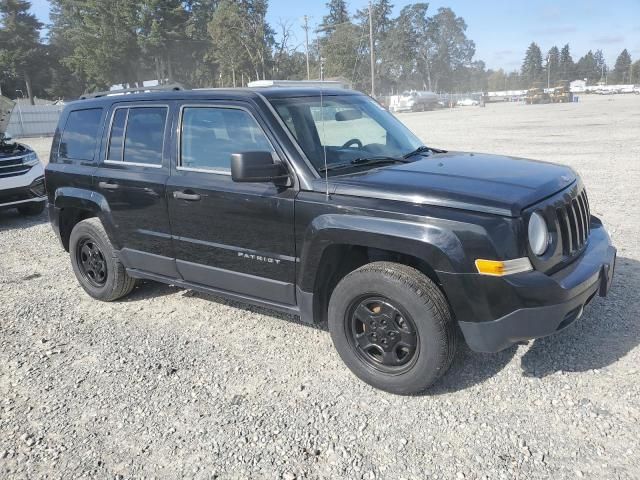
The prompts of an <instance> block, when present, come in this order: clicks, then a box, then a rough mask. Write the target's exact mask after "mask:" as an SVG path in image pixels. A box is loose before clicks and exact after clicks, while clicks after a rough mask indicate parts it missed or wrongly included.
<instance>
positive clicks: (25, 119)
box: [7, 104, 64, 138]
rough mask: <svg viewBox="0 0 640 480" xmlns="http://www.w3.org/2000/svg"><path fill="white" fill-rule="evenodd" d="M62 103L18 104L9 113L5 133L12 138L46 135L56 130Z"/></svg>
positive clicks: (62, 106)
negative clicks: (9, 117)
mask: <svg viewBox="0 0 640 480" xmlns="http://www.w3.org/2000/svg"><path fill="white" fill-rule="evenodd" d="M63 108H64V105H20V104H17V105H16V106H15V108H14V109H13V112H12V113H11V119H10V120H9V125H8V126H7V133H9V134H10V135H11V136H12V137H13V138H23V137H46V136H51V135H53V133H54V132H55V131H56V126H57V125H58V118H59V117H60V113H61V112H62V109H63Z"/></svg>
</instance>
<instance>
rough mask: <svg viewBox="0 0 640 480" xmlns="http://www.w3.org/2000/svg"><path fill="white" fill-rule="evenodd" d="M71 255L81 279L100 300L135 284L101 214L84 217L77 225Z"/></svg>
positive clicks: (117, 295)
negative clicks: (116, 251) (119, 255)
mask: <svg viewBox="0 0 640 480" xmlns="http://www.w3.org/2000/svg"><path fill="white" fill-rule="evenodd" d="M69 255H70V257H71V265H72V266H73V273H75V275H76V278H77V279H78V282H80V285H81V286H82V288H84V290H85V291H86V292H87V293H88V294H89V295H90V296H92V297H93V298H95V299H97V300H102V301H104V302H111V301H113V300H117V299H119V298H122V297H124V296H126V295H128V294H129V293H131V290H133V288H134V287H135V284H136V281H135V279H133V278H131V277H130V276H129V275H128V274H127V271H126V269H125V267H124V265H123V264H122V262H120V260H119V259H118V257H117V256H116V254H115V251H114V249H113V246H112V245H111V242H110V241H109V238H108V237H107V233H106V232H105V230H104V227H103V226H102V223H101V222H100V220H99V219H97V218H88V219H86V220H82V221H81V222H79V223H78V224H76V226H75V227H73V230H72V231H71V237H70V239H69ZM91 272H93V273H91Z"/></svg>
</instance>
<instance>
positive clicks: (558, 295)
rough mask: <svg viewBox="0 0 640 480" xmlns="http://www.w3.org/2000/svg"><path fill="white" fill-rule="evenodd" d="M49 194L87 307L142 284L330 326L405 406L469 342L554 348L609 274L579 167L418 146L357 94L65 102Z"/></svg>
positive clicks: (611, 255)
mask: <svg viewBox="0 0 640 480" xmlns="http://www.w3.org/2000/svg"><path fill="white" fill-rule="evenodd" d="M46 184H47V192H48V195H49V215H50V219H51V224H52V226H53V229H54V230H55V232H56V234H57V235H58V237H59V239H60V241H61V244H62V246H63V247H64V249H65V250H67V251H68V252H69V253H70V260H71V265H72V267H73V271H74V273H75V275H76V277H77V279H78V282H79V283H80V285H81V286H82V287H83V288H84V289H85V291H86V292H87V293H88V294H89V295H91V296H92V297H94V298H96V299H98V300H104V301H112V300H116V299H118V298H121V297H123V296H125V295H127V294H129V293H130V292H131V291H132V289H133V288H134V285H135V283H136V279H147V280H156V281H159V282H164V283H169V284H173V285H178V286H181V287H184V288H189V289H194V290H199V291H203V292H208V293H213V294H216V295H221V296H224V297H227V298H230V299H234V300H238V301H242V302H248V303H252V304H256V305H262V306H264V307H268V308H271V309H275V310H281V311H284V312H288V313H290V314H295V315H299V316H300V318H301V319H302V321H304V322H308V323H318V322H325V321H328V327H329V331H330V334H331V338H332V339H333V343H334V345H335V347H336V349H337V350H338V353H339V354H340V356H341V357H342V359H343V360H344V362H345V363H346V365H347V366H348V367H349V368H350V369H351V370H352V371H353V372H354V373H355V374H356V375H357V376H358V377H360V378H361V379H362V380H364V381H366V382H368V383H369V384H371V385H373V386H375V387H377V388H381V389H384V390H387V391H390V392H394V393H398V394H412V393H416V392H421V391H423V390H425V389H426V388H428V387H429V386H430V385H431V384H432V383H433V382H435V381H436V380H437V379H438V378H439V377H440V376H441V375H442V374H443V373H444V372H445V371H446V370H447V369H448V367H449V365H450V364H451V362H452V359H453V357H454V354H455V351H456V344H457V341H458V335H457V333H456V330H457V329H458V328H459V329H460V330H461V332H462V335H463V337H464V339H465V341H466V342H467V344H468V345H469V346H470V347H471V348H472V349H473V350H476V351H481V352H496V351H499V350H502V349H504V348H507V347H509V346H511V345H513V344H515V343H518V342H521V341H523V340H528V339H532V338H537V337H542V336H545V335H550V334H552V333H555V332H558V331H560V330H562V329H564V328H566V327H567V326H568V325H570V324H571V323H573V322H574V321H576V320H577V319H578V318H579V317H580V316H581V315H582V312H583V309H584V307H585V306H586V305H587V304H588V303H589V302H590V301H591V300H592V299H593V297H594V296H596V295H598V294H599V295H601V296H604V295H606V294H607V292H608V291H609V288H610V285H611V281H612V278H613V271H614V263H615V256H616V250H615V248H614V247H613V246H612V245H611V241H610V239H609V236H608V234H607V231H606V230H605V228H604V226H603V224H602V222H601V220H600V219H598V218H597V217H595V216H593V215H591V211H590V208H589V202H588V200H587V193H586V190H585V187H584V185H583V183H582V181H581V179H580V177H579V176H578V174H577V173H576V172H574V171H573V170H572V169H570V168H568V167H564V166H561V165H555V164H551V163H544V162H540V161H530V160H523V159H514V158H511V157H505V156H497V155H486V154H473V153H456V152H447V151H444V150H439V149H436V148H432V147H428V146H425V145H423V143H422V142H421V141H420V140H419V139H418V138H417V137H416V136H415V135H414V134H412V133H411V132H410V131H409V130H408V129H407V128H406V127H405V126H404V125H403V124H402V123H401V122H400V121H399V120H397V119H396V118H395V117H394V116H393V115H391V114H389V113H388V112H386V111H385V110H384V109H383V108H381V107H380V105H379V104H377V103H376V102H375V101H374V100H372V99H371V98H369V97H367V96H366V95H363V94H360V93H358V92H352V91H345V90H330V89H323V90H319V89H318V88H259V89H255V90H248V89H232V90H200V91H172V92H156V93H145V94H132V95H122V96H117V95H113V96H101V97H98V98H89V99H86V100H80V101H76V102H72V103H70V104H68V105H67V106H66V107H65V109H64V112H63V113H62V115H61V117H60V122H59V125H58V129H57V131H56V134H55V137H54V140H53V145H52V150H51V158H50V162H49V164H48V166H47V168H46ZM105 321H109V319H105ZM221 328H229V327H228V326H224V325H221ZM309 348H312V346H309Z"/></svg>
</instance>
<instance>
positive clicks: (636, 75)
mask: <svg viewBox="0 0 640 480" xmlns="http://www.w3.org/2000/svg"><path fill="white" fill-rule="evenodd" d="M629 83H634V84H638V83H640V60H636V61H635V62H634V63H633V65H631V80H630V81H629Z"/></svg>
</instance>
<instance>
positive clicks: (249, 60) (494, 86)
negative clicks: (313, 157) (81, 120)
mask: <svg viewBox="0 0 640 480" xmlns="http://www.w3.org/2000/svg"><path fill="white" fill-rule="evenodd" d="M50 4H51V14H50V17H51V25H49V26H48V38H47V41H46V42H42V41H41V40H40V34H41V32H42V31H43V28H44V25H42V24H41V23H40V22H39V21H38V20H37V19H36V18H35V16H33V15H32V14H30V13H29V8H30V2H28V1H26V0H0V86H1V87H2V89H3V91H4V93H5V94H6V95H9V96H12V97H13V96H16V90H21V91H24V90H26V96H28V97H29V98H32V97H33V96H38V97H48V98H56V97H63V98H72V97H76V96H78V95H80V94H82V93H83V92H88V91H94V90H103V89H106V88H108V87H110V86H111V85H114V84H122V85H126V86H138V85H141V83H142V81H144V80H149V79H157V80H159V81H161V82H163V83H164V82H166V83H173V82H178V83H182V84H184V85H185V86H188V87H211V86H225V87H230V86H241V85H246V84H247V82H248V81H250V80H256V79H265V78H270V79H305V78H307V69H306V55H305V46H304V44H302V43H298V42H296V41H295V40H294V35H293V23H292V21H290V20H289V21H287V20H285V21H279V22H278V23H277V24H276V25H271V24H269V22H267V20H266V15H267V11H268V0H137V1H133V0H109V1H107V0H82V1H80V0H51V1H50ZM348 7H349V6H348V4H347V2H346V1H345V0H330V1H329V2H328V3H327V4H326V12H327V13H326V15H325V16H324V17H323V19H322V21H321V22H320V26H319V28H318V31H317V32H315V33H314V34H312V36H311V37H312V39H313V41H312V42H311V44H310V51H309V55H310V70H311V75H310V76H311V78H319V77H320V76H321V74H322V75H323V77H324V78H332V77H340V78H342V79H345V80H347V81H348V82H350V83H352V85H353V87H354V88H356V89H360V90H364V91H368V90H369V88H370V63H369V57H370V51H369V48H370V47H369V38H368V35H369V23H368V22H369V11H368V9H363V10H358V11H356V13H355V14H354V15H350V14H349V8H348ZM392 11H393V5H392V4H391V3H390V2H389V1H388V0H375V1H374V2H373V9H372V17H373V34H374V39H375V42H374V45H373V49H374V56H375V59H376V62H375V68H374V69H375V76H376V84H377V92H379V93H381V94H389V93H395V92H398V91H402V90H405V89H419V90H432V91H439V92H469V91H486V90H503V89H515V88H528V87H530V86H531V85H532V84H533V83H538V82H542V83H546V81H547V80H548V81H549V82H551V83H555V82H557V81H559V80H573V79H575V78H587V80H588V81H589V82H590V83H595V82H597V81H599V80H600V79H602V78H603V77H607V78H608V80H609V83H612V82H613V83H615V82H620V83H632V82H633V81H635V82H639V83H640V62H638V61H636V63H634V64H632V63H631V57H630V55H629V53H628V52H627V51H626V50H624V51H623V52H622V53H621V54H620V56H619V57H618V61H616V65H615V66H614V68H613V69H612V70H611V71H609V69H608V67H607V65H606V63H605V61H604V57H603V54H602V51H601V50H597V51H595V52H592V51H589V52H588V53H587V54H586V55H584V56H583V57H582V58H580V59H579V60H578V61H577V62H574V61H573V59H572V57H571V53H570V50H569V45H565V46H564V47H563V48H562V49H558V48H557V47H552V48H551V49H550V50H549V51H548V52H547V53H546V54H543V52H542V51H541V49H540V47H539V46H538V45H537V44H535V43H532V44H531V45H530V46H529V48H528V50H527V52H526V55H525V59H524V62H523V64H522V68H521V69H520V71H518V72H510V73H507V72H505V71H503V70H491V69H487V68H486V66H485V63H484V62H483V61H481V60H475V59H474V56H475V44H474V42H473V41H472V40H471V39H469V38H468V37H467V35H466V29H467V25H466V23H465V20H464V19H463V18H461V17H459V16H457V15H456V14H455V12H454V11H453V10H451V9H450V8H439V9H437V10H436V11H432V10H431V9H430V7H429V4H428V3H414V4H410V5H407V6H405V7H404V8H402V10H401V11H400V12H399V14H398V15H397V16H396V17H393V15H392Z"/></svg>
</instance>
